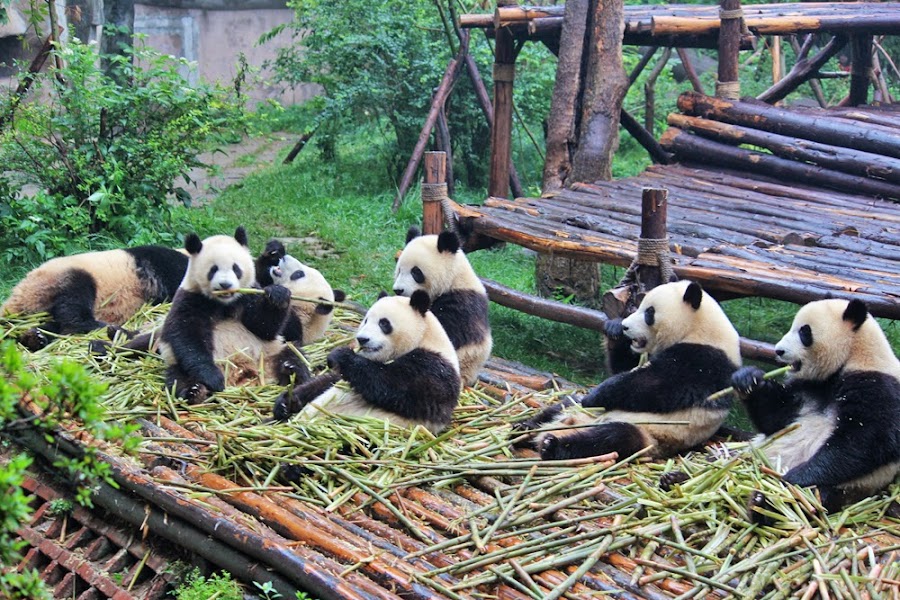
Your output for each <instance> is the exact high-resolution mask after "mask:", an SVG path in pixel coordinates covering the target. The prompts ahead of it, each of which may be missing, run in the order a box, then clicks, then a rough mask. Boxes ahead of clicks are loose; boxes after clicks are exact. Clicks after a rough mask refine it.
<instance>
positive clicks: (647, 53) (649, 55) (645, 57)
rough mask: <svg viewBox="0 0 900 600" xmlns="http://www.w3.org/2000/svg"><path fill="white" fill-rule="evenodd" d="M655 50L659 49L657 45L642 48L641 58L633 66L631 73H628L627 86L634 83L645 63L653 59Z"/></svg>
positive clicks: (642, 70) (645, 65)
mask: <svg viewBox="0 0 900 600" xmlns="http://www.w3.org/2000/svg"><path fill="white" fill-rule="evenodd" d="M657 50H659V46H650V47H648V48H647V49H646V50H644V52H643V54H641V60H639V61H638V64H636V65H635V66H634V68H633V69H632V70H631V73H629V74H628V87H631V86H632V85H634V82H635V81H637V78H638V77H640V76H641V73H643V72H644V69H645V68H646V67H647V65H648V64H650V61H651V60H652V59H653V56H654V55H655V54H656V51H657Z"/></svg>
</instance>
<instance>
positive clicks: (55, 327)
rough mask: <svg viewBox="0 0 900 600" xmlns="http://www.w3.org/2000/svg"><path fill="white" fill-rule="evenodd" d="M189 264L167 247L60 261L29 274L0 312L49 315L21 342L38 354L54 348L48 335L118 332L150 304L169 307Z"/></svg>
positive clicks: (66, 258)
mask: <svg viewBox="0 0 900 600" xmlns="http://www.w3.org/2000/svg"><path fill="white" fill-rule="evenodd" d="M187 263H188V257H187V255H186V254H184V253H182V252H180V251H178V250H172V249H171V248H164V247H162V246H138V247H136V248H127V249H124V250H105V251H102V252H85V253H82V254H74V255H72V256H60V257H58V258H54V259H52V260H48V261H47V262H45V263H44V264H42V265H41V266H39V267H38V268H36V269H34V270H33V271H31V272H29V273H28V274H27V275H26V276H25V277H24V278H23V279H22V281H20V282H19V283H18V284H17V285H16V287H14V288H13V290H12V293H11V294H10V296H9V298H7V300H6V302H4V303H3V305H2V306H0V315H9V314H34V313H39V312H47V313H50V320H49V321H48V322H46V323H44V324H43V325H41V326H40V327H39V328H34V329H31V330H29V331H27V332H25V333H24V334H23V335H22V336H21V337H20V338H19V342H21V344H22V345H23V346H25V347H26V348H28V349H29V350H31V351H32V352H34V351H36V350H40V349H41V348H43V347H45V346H46V345H47V344H48V343H50V337H49V336H48V335H47V333H45V332H49V333H53V334H72V333H87V332H89V331H93V330H95V329H102V328H103V327H106V326H108V325H112V326H119V325H122V323H124V322H125V321H127V320H128V319H130V318H131V317H132V316H134V314H135V313H136V312H137V310H138V309H139V308H140V307H141V306H143V305H144V304H146V303H153V304H160V303H162V302H168V301H169V300H171V299H172V297H173V296H174V295H175V291H176V290H177V289H178V285H179V284H180V283H181V279H182V278H183V277H184V272H185V270H186V269H187Z"/></svg>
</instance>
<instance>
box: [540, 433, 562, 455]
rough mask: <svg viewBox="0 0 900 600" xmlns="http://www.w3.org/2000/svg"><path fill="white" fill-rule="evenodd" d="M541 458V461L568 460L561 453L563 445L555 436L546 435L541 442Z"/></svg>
mask: <svg viewBox="0 0 900 600" xmlns="http://www.w3.org/2000/svg"><path fill="white" fill-rule="evenodd" d="M539 450H540V453H541V458H542V459H543V460H560V459H563V458H568V457H567V456H565V455H564V453H563V444H562V442H560V440H559V438H558V437H556V436H555V435H550V434H547V435H545V436H544V439H543V440H541V447H540V449H539Z"/></svg>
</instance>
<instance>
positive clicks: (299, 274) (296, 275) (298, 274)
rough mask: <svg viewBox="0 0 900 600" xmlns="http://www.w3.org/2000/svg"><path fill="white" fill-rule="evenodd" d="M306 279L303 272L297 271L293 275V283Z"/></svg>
mask: <svg viewBox="0 0 900 600" xmlns="http://www.w3.org/2000/svg"><path fill="white" fill-rule="evenodd" d="M304 277H306V273H304V272H303V270H297V271H294V272H293V273H291V281H297V280H298V279H303V278H304Z"/></svg>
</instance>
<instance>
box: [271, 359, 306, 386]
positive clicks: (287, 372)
mask: <svg viewBox="0 0 900 600" xmlns="http://www.w3.org/2000/svg"><path fill="white" fill-rule="evenodd" d="M310 378H311V375H310V373H309V369H308V368H307V367H306V365H305V364H303V363H302V362H300V361H299V360H291V359H289V358H286V359H284V360H282V361H281V363H280V364H279V365H278V383H279V384H280V385H288V384H290V383H293V384H294V385H299V384H301V383H305V382H307V381H309V380H310Z"/></svg>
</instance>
